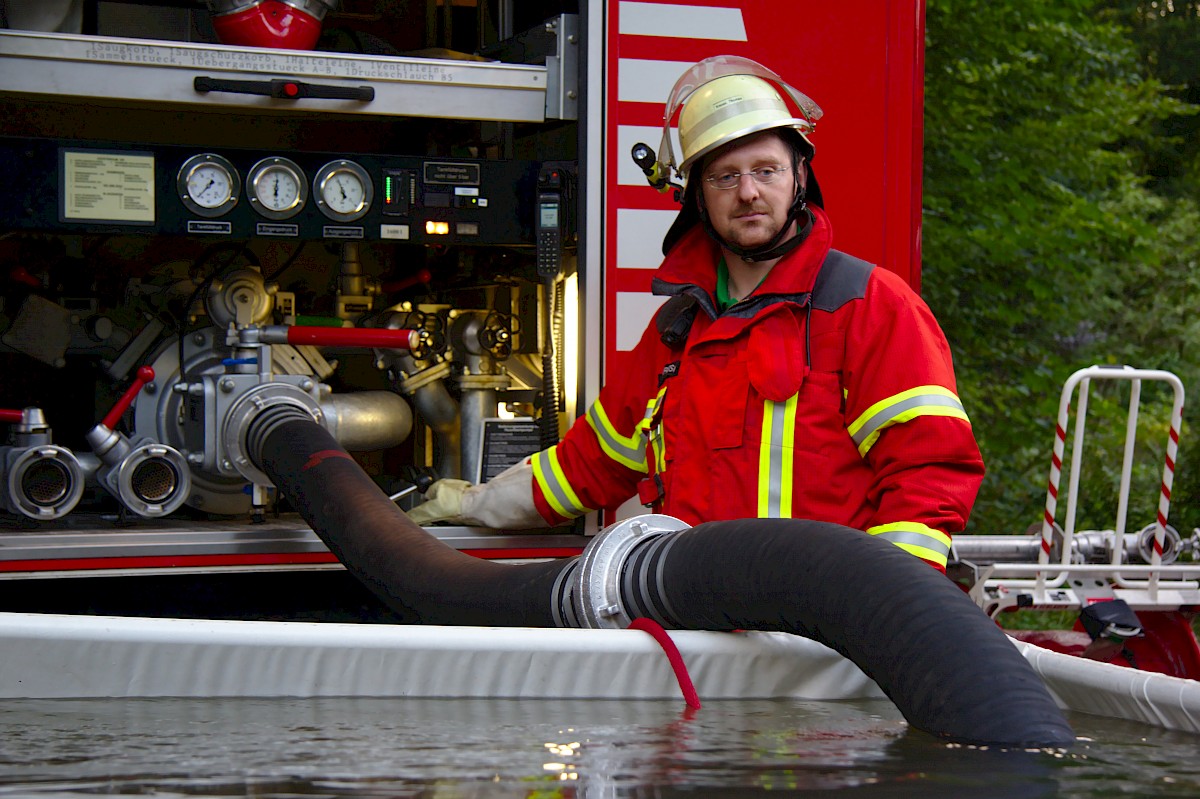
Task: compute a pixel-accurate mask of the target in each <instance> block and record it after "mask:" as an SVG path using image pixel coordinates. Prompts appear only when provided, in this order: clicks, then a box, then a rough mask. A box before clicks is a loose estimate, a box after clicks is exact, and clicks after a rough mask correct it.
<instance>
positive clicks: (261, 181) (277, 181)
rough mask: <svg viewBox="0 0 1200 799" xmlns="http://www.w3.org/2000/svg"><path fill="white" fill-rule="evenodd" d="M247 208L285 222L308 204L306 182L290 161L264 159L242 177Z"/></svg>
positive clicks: (275, 157) (300, 171)
mask: <svg viewBox="0 0 1200 799" xmlns="http://www.w3.org/2000/svg"><path fill="white" fill-rule="evenodd" d="M246 184H247V187H248V191H247V192H246V193H247V195H249V197H250V205H251V207H253V208H254V210H255V211H257V212H258V213H259V214H261V215H262V216H265V217H266V218H267V219H288V218H290V217H293V216H295V215H296V214H298V213H300V209H302V208H303V207H304V205H305V203H306V202H308V182H307V181H306V180H305V179H304V172H303V170H301V169H300V167H299V166H297V165H296V163H295V162H294V161H290V160H288V159H287V158H281V157H278V156H273V157H271V158H264V159H263V160H261V161H259V162H258V163H257V164H255V165H254V166H253V167H251V168H250V173H249V174H248V175H247V176H246Z"/></svg>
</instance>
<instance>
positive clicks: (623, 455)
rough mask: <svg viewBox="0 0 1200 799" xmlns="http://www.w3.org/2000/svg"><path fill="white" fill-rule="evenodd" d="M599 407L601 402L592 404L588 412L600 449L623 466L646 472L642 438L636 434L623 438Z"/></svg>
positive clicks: (589, 421) (589, 422)
mask: <svg viewBox="0 0 1200 799" xmlns="http://www.w3.org/2000/svg"><path fill="white" fill-rule="evenodd" d="M599 405H600V403H599V401H597V402H594V403H592V406H591V407H590V408H588V410H587V420H588V424H590V425H591V427H592V429H593V430H595V431H596V437H597V438H598V439H600V447H601V448H602V449H603V450H604V451H605V452H606V453H608V456H609V457H611V458H612V459H613V460H615V461H617V462H619V463H620V464H621V465H623V466H626V467H628V468H630V469H636V470H638V471H642V472H644V471H646V449H645V446H644V445H643V444H642V443H641V442H642V437H641V436H640V435H639V434H636V433H635V434H634V435H633V436H631V437H629V438H625V437H623V436H621V435H620V434H619V433H617V431H616V430H614V429H613V427H612V424H611V423H610V422H609V421H608V416H607V414H605V412H604V409H603V408H602V407H598V406H599Z"/></svg>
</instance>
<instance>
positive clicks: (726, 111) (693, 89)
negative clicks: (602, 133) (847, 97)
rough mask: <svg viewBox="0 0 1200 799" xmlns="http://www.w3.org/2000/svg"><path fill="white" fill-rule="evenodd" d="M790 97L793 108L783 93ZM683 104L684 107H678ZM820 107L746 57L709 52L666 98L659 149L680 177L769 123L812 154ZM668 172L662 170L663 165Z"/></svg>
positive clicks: (682, 77) (665, 161)
mask: <svg viewBox="0 0 1200 799" xmlns="http://www.w3.org/2000/svg"><path fill="white" fill-rule="evenodd" d="M776 86H778V87H779V89H782V91H783V94H784V95H786V96H787V97H788V98H790V99H791V100H792V102H793V103H794V104H795V107H796V113H793V111H792V110H791V109H789V108H788V105H787V103H786V102H785V101H784V97H783V95H781V94H780V92H779V91H777V90H776V88H775V87H776ZM681 106H682V108H683V110H682V111H679V109H680V107H681ZM676 112H679V143H680V145H681V147H682V150H683V153H682V155H683V160H682V161H681V162H676V160H675V152H674V148H673V146H672V141H671V123H672V122H673V121H674V118H675V115H676ZM822 114H823V112H822V111H821V108H820V106H818V105H817V104H816V103H815V102H813V101H812V100H811V99H810V98H809V97H808V96H806V95H804V94H803V93H801V92H799V91H797V90H796V89H795V88H793V87H792V86H790V85H789V84H788V83H787V82H786V81H785V80H783V78H781V77H779V75H777V74H776V73H774V72H772V71H771V70H769V69H767V68H766V67H764V66H763V65H762V64H759V63H758V62H756V61H751V60H750V59H748V58H742V57H740V56H727V55H723V56H713V57H712V58H706V59H705V60H703V61H701V62H699V63H697V64H695V65H693V66H692V67H691V68H690V69H688V71H687V72H685V73H684V74H683V75H682V76H681V77H680V78H679V80H678V81H676V83H675V87H674V88H673V89H672V90H671V94H670V96H669V97H668V98H667V105H666V108H665V110H664V111H663V139H662V144H661V145H660V147H659V153H660V154H665V156H666V157H665V159H663V160H662V162H661V163H662V165H663V166H664V167H666V168H669V169H674V170H675V172H676V173H678V174H679V175H680V176H681V177H683V178H684V179H686V178H687V172H688V169H689V168H690V167H691V166H692V164H694V163H696V160H697V159H698V158H701V157H702V156H704V155H707V154H708V153H711V152H712V151H713V150H716V149H717V148H718V147H721V146H722V145H724V144H727V143H729V142H731V141H733V140H735V139H739V138H741V137H743V136H747V135H749V134H751V133H758V132H760V131H764V130H771V129H773V128H792V129H794V130H795V131H796V132H797V133H798V134H799V136H800V138H801V139H802V140H803V142H804V144H805V146H806V148H807V149H808V152H807V153H806V154H805V155H806V156H807V157H808V158H812V155H813V152H814V148H813V146H812V142H811V141H809V139H808V134H810V133H812V132H813V130H814V129H815V128H816V123H817V120H818V119H820V118H821V116H822ZM663 171H664V173H666V169H664V170H663Z"/></svg>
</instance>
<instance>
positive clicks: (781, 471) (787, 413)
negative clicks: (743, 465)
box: [758, 394, 799, 519]
mask: <svg viewBox="0 0 1200 799" xmlns="http://www.w3.org/2000/svg"><path fill="white" fill-rule="evenodd" d="M798 398H799V394H796V395H793V396H792V397H789V398H788V399H786V400H784V401H783V402H775V401H773V400H764V402H763V421H762V439H761V443H760V444H759V449H758V517H759V518H760V519H790V518H791V516H792V480H793V474H794V472H793V469H794V467H795V459H794V458H793V457H792V442H793V441H794V440H795V437H796V405H797V400H798Z"/></svg>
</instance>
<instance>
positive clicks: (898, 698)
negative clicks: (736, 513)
mask: <svg viewBox="0 0 1200 799" xmlns="http://www.w3.org/2000/svg"><path fill="white" fill-rule="evenodd" d="M854 532H857V531H854ZM638 550H639V551H636V552H634V553H633V554H632V555H631V557H630V559H629V561H627V564H628V566H629V567H632V568H631V569H627V572H626V575H625V579H624V580H623V582H622V601H623V602H626V603H627V604H628V605H629V606H631V607H633V608H636V609H637V612H638V614H639V615H648V616H650V617H651V618H654V619H655V620H656V621H658V622H659V623H660V624H662V625H663V626H665V627H675V628H681V629H700V630H736V629H745V630H781V631H784V632H789V633H795V634H797V635H802V636H805V637H806V638H811V639H813V640H815V641H819V642H821V643H823V644H825V645H826V646H828V647H830V648H831V649H834V650H836V651H838V652H840V653H841V654H842V655H844V656H846V657H847V658H849V659H850V660H852V661H854V663H855V665H857V666H858V667H859V668H860V669H862V670H863V672H864V673H865V674H867V676H869V677H871V679H873V680H875V682H877V683H878V684H879V687H880V688H882V689H883V692H884V693H885V694H887V695H888V697H889V698H891V700H892V701H893V702H894V703H895V704H896V706H897V707H898V708H899V709H900V711H901V712H902V713H903V714H904V717H905V718H906V719H908V720H909V722H910V723H911V724H912V725H913V726H914V727H918V728H920V729H923V730H926V731H928V732H933V733H934V734H935V735H937V736H939V737H942V738H946V739H949V740H952V741H956V742H959V743H974V744H996V743H1004V744H1007V745H1009V746H1021V747H1039V746H1066V745H1068V744H1070V743H1071V742H1073V741H1074V740H1075V736H1074V733H1072V731H1071V727H1070V726H1069V725H1068V724H1067V721H1066V719H1065V718H1064V717H1063V714H1062V712H1061V711H1060V710H1059V709H1058V706H1057V705H1055V703H1054V700H1053V698H1052V697H1051V696H1050V693H1049V691H1048V690H1047V689H1046V686H1045V684H1044V683H1043V682H1042V679H1041V678H1040V677H1039V676H1038V675H1037V673H1036V672H1035V671H1034V670H1033V667H1032V666H1030V665H1029V663H1028V661H1026V660H1025V658H1024V657H1023V656H1022V655H1021V653H1020V652H1019V651H1018V650H1017V648H1016V647H1014V646H1013V644H1012V642H1011V641H1009V639H1008V636H1006V635H1005V634H1004V632H1003V631H1002V630H1001V629H1000V628H999V627H997V626H996V625H995V624H994V623H993V622H992V620H991V619H989V618H988V617H987V615H986V614H985V613H984V612H983V611H982V610H980V609H979V607H978V606H976V605H975V603H974V602H972V601H971V599H970V598H969V597H968V596H967V595H966V594H965V593H963V591H962V590H961V589H960V588H958V586H956V585H954V583H952V582H951V581H950V580H948V579H946V578H945V577H944V576H943V575H941V574H939V573H938V572H936V571H934V570H933V569H931V568H929V567H928V566H926V565H924V564H923V563H921V562H920V561H918V560H917V559H916V558H914V557H913V556H912V555H909V554H908V553H906V552H904V551H903V550H901V549H899V548H898V547H896V546H895V545H893V544H891V543H888V542H887V541H883V540H880V539H877V538H875V537H873V536H869V535H865V534H863V533H857V534H853V533H851V531H848V530H847V528H845V527H841V526H839V525H834V524H825V523H822V522H811V521H798V520H790V519H744V520H739V521H727V522H710V523H708V524H701V525H698V526H696V527H693V528H691V529H690V530H685V531H681V532H673V533H665V534H664V535H662V536H660V537H659V538H657V539H656V540H654V541H652V542H648V543H645V544H642V545H640V546H639V548H638ZM631 571H632V572H636V573H637V574H638V575H639V576H640V579H630V572H631ZM647 577H649V579H647Z"/></svg>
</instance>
